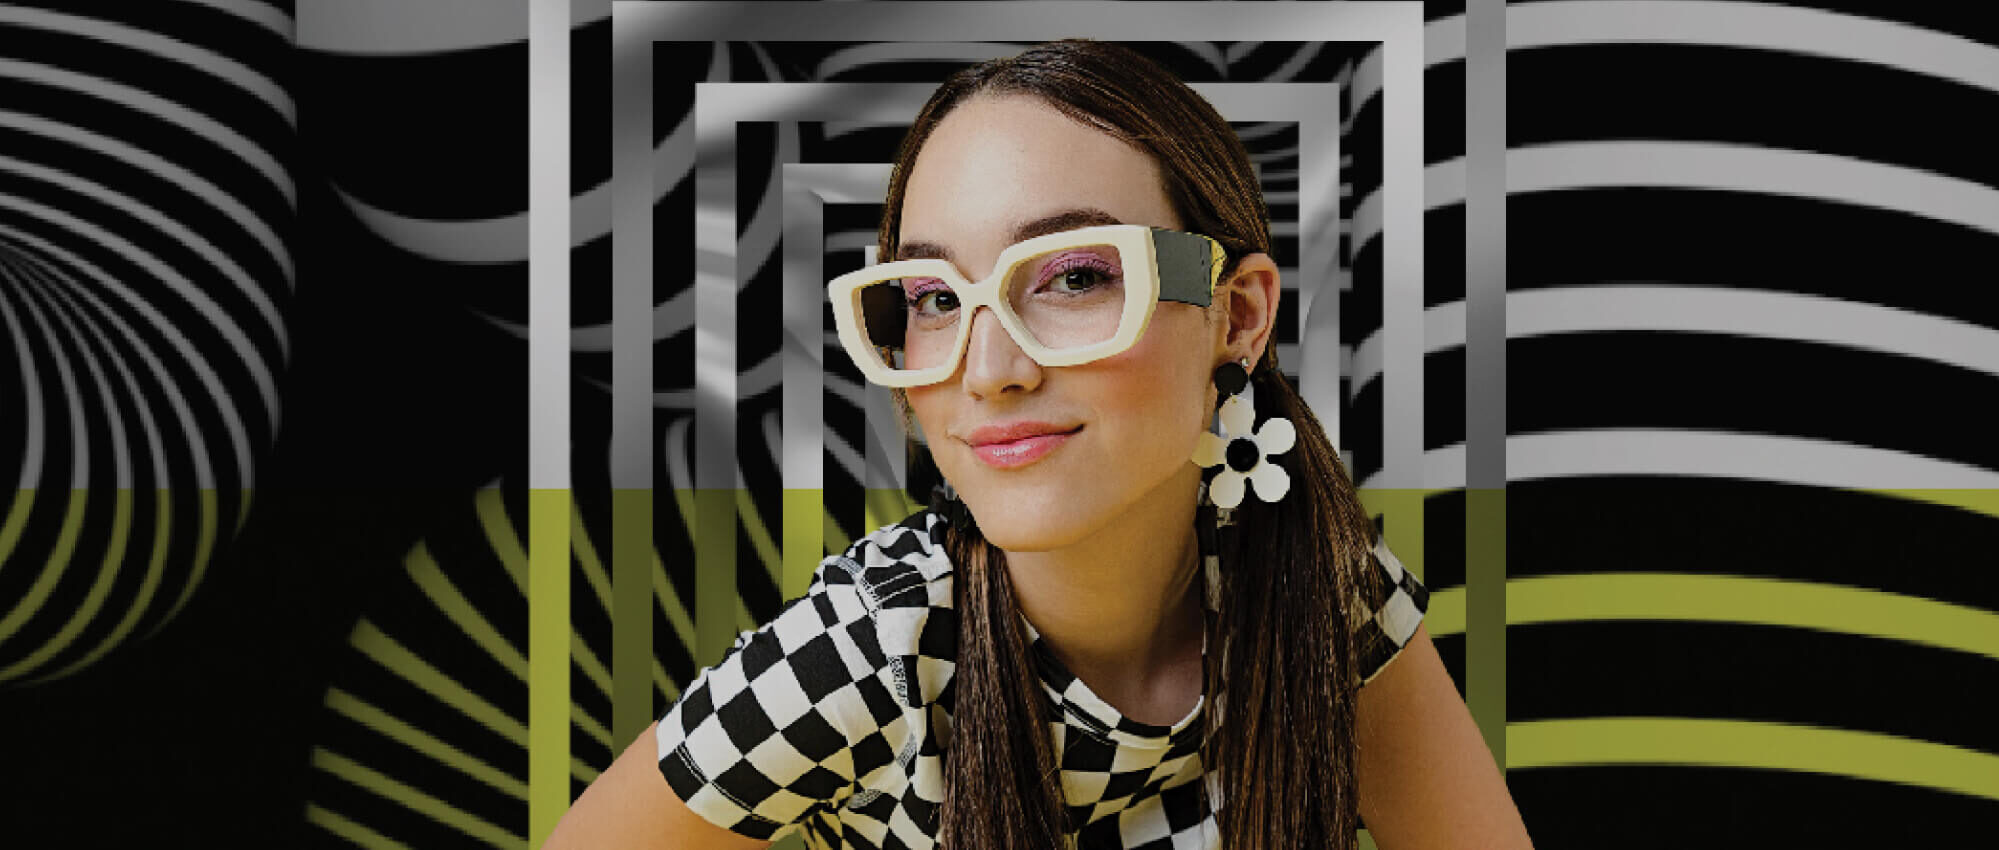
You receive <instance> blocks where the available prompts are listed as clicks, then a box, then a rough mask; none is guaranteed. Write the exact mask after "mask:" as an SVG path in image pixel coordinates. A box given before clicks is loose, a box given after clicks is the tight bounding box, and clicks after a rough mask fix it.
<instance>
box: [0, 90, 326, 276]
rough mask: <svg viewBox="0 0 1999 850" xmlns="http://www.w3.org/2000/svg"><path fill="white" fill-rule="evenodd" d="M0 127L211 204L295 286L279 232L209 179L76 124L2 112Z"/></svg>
mask: <svg viewBox="0 0 1999 850" xmlns="http://www.w3.org/2000/svg"><path fill="white" fill-rule="evenodd" d="M0 127H7V128H10V129H15V130H20V131H22V132H27V133H33V134H36V135H39V136H43V137H46V138H50V139H55V140H57V141H61V142H65V143H68V144H71V145H75V146H77V147H80V148H89V149H90V150H93V151H96V152H98V153H101V154H104V155H105V156H108V157H111V158H114V159H118V160H122V161H125V162H130V163H132V164H135V165H138V166H140V167H142V168H144V169H145V170H146V171H148V172H150V173H152V174H154V175H156V176H158V177H160V178H162V179H164V180H166V181H167V182H169V183H172V184H174V185H175V186H179V187H180V188H181V190H182V191H184V192H187V193H188V194H190V195H193V196H195V197H196V198H199V199H201V200H202V201H205V202H207V204H208V205H209V206H210V207H211V208H213V209H214V210H215V211H216V212H219V213H221V214H222V215H223V217H224V218H227V219H229V220H230V221H233V222H235V223H236V226H237V227H241V228H243V231H244V232H245V233H248V234H249V235H250V237H251V238H252V239H255V240H256V241H257V244H259V245H262V246H263V247H264V252H265V253H267V254H269V255H270V257H271V260H272V261H273V262H276V263H277V264H278V267H279V268H281V269H283V270H284V274H285V281H286V286H287V288H290V287H291V286H293V285H294V282H295V279H296V277H297V272H296V270H295V269H294V268H293V267H292V255H291V251H290V249H289V248H288V247H287V246H286V245H285V243H284V240H283V239H282V238H280V237H279V236H278V233H277V231H276V230H273V229H271V225H270V222H268V221H265V220H264V219H263V218H260V217H259V216H258V215H257V214H256V213H253V212H251V211H250V208H249V207H247V206H244V205H243V202H242V201H239V200H237V199H236V196H235V194H233V193H231V192H228V191H224V190H223V189H222V188H221V187H219V186H216V185H215V184H214V183H212V182H210V181H208V180H207V179H205V178H203V177H201V176H199V175H197V174H195V173H194V172H192V171H189V170H187V169H185V168H182V167H181V166H179V165H176V164H174V163H173V162H171V161H169V160H167V159H165V158H163V157H160V156H158V155H157V154H154V153H152V152H151V151H148V150H145V149H143V148H140V147H137V146H135V145H131V144H127V143H126V142H124V141H121V140H119V139H114V138H111V137H109V136H105V135H102V134H99V133H96V132H92V131H90V130H87V129H85V128H82V127H78V126H75V125H72V124H61V123H57V122H54V121H50V120H47V119H45V118H42V117H40V116H38V115H29V114H27V113H24V112H10V111H7V110H0Z"/></svg>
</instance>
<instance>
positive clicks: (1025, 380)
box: [964, 307, 1041, 397]
mask: <svg viewBox="0 0 1999 850" xmlns="http://www.w3.org/2000/svg"><path fill="white" fill-rule="evenodd" d="M964 382H965V391H966V392H969V393H971V394H972V395H975V396H980V397H985V396H991V395H997V394H999V393H1002V392H1005V391H1006V390H1007V389H1008V388H1009V387H1018V388H1020V390H1021V391H1023V392H1025V391H1029V390H1032V389H1034V388H1035V387H1037V386H1040V384H1041V364H1039V363H1036V362H1034V358H1032V357H1029V356H1027V352H1025V351H1022V350H1021V349H1020V344H1019V343H1017V342H1014V339H1013V336H1012V335H1011V334H1008V333H1007V332H1006V326H1005V325H1002V324H1000V320H999V315H998V314H996V313H994V312H993V311H992V308H990V307H980V308H979V309H978V310H976V311H975V312H973V313H972V332H971V338H970V339H967V340H966V341H965V376H964Z"/></svg>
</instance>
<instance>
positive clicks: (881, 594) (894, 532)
mask: <svg viewBox="0 0 1999 850" xmlns="http://www.w3.org/2000/svg"><path fill="white" fill-rule="evenodd" d="M946 523H947V520H946V519H945V518H944V517H943V516H941V515H939V514H937V513H936V512H934V511H931V510H928V509H925V510H920V511H917V512H916V513H913V514H910V515H909V516H907V517H904V518H903V519H902V520H900V521H897V522H894V523H890V524H888V525H884V526H882V527H880V528H877V529H875V530H874V531H871V532H868V533H867V534H865V535H863V536H861V537H860V538H858V539H856V540H855V541H854V542H853V543H852V544H851V545H849V546H848V547H847V548H846V550H845V551H843V552H841V553H840V554H838V555H834V556H831V557H828V558H827V559H826V560H825V561H823V562H821V563H820V565H819V570H818V572H817V573H816V574H815V575H814V577H813V581H812V589H811V590H810V591H808V593H807V595H808V596H811V595H813V594H815V593H817V594H821V595H827V596H830V595H834V594H839V595H847V594H851V595H852V596H853V597H855V598H856V600H857V601H858V603H859V605H860V607H861V608H862V609H864V610H865V611H866V613H867V624H866V627H865V630H866V633H867V638H868V639H869V640H871V641H872V642H873V643H875V644H876V646H877V647H878V650H877V651H879V652H880V654H881V659H882V660H883V662H885V665H886V666H887V668H888V670H889V672H890V674H891V675H892V677H893V678H894V681H895V684H896V690H897V691H898V692H899V693H897V697H898V698H899V699H900V701H901V702H902V704H903V705H904V706H907V707H910V708H922V707H924V706H927V705H929V704H930V703H931V702H934V701H935V700H936V699H937V698H938V697H939V696H941V695H942V693H943V690H944V686H945V685H946V684H948V683H949V681H950V679H951V675H952V673H953V671H954V670H955V669H956V660H957V643H958V630H957V616H956V611H955V610H954V609H953V602H952V598H953V596H952V587H951V582H952V578H953V572H954V568H953V565H952V563H951V561H950V558H949V557H948V556H947V555H946V554H945V550H944V530H945V526H946Z"/></svg>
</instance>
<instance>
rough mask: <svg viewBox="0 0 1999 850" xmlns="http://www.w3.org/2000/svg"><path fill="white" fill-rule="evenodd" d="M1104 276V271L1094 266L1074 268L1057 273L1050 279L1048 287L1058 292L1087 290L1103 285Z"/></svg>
mask: <svg viewBox="0 0 1999 850" xmlns="http://www.w3.org/2000/svg"><path fill="white" fill-rule="evenodd" d="M1104 277H1105V275H1104V273H1103V272H1100V271H1098V270H1096V269H1093V268H1088V267H1079V268H1073V269H1068V270H1065V271H1061V272H1058V273H1056V275H1055V279H1054V280H1052V281H1049V283H1048V287H1049V288H1050V289H1053V290H1055V291H1057V292H1067V293H1071V294H1073V293H1077V292H1087V291H1089V290H1090V289H1091V288H1093V287H1096V286H1099V285H1101V284H1102V283H1103V279H1104Z"/></svg>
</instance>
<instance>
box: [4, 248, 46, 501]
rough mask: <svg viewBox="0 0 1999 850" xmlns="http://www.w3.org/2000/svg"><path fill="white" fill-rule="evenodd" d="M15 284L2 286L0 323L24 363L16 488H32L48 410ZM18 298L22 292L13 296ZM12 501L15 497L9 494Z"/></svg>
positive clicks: (38, 480)
mask: <svg viewBox="0 0 1999 850" xmlns="http://www.w3.org/2000/svg"><path fill="white" fill-rule="evenodd" d="M10 255H11V252H7V251H0V259H6V258H8V257H9V256H10ZM15 291H17V290H15V289H14V288H13V287H7V288H5V289H0V327H5V328H6V329H7V336H6V338H7V339H11V340H13V341H14V350H15V352H16V356H15V359H14V362H15V363H18V364H20V367H21V398H22V404H24V405H25V406H26V409H25V410H24V411H22V413H23V414H24V415H25V418H26V419H27V440H26V445H25V446H24V450H25V451H26V452H27V454H25V455H23V456H22V461H21V483H20V486H19V488H18V490H17V492H18V491H25V490H33V489H37V488H39V487H40V486H41V477H42V463H43V461H44V460H46V459H47V456H48V451H49V445H48V424H47V422H46V419H47V418H48V412H47V411H45V410H43V409H42V382H41V377H40V374H41V373H40V370H37V369H36V368H35V360H34V356H35V353H34V351H33V350H31V349H29V348H28V333H27V331H25V330H23V329H22V327H21V324H20V319H19V318H17V317H16V316H15V315H14V308H13V306H12V298H10V297H9V295H8V293H10V292H15ZM14 297H15V298H18V297H19V296H14ZM9 501H12V499H11V498H10V499H9Z"/></svg>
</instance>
